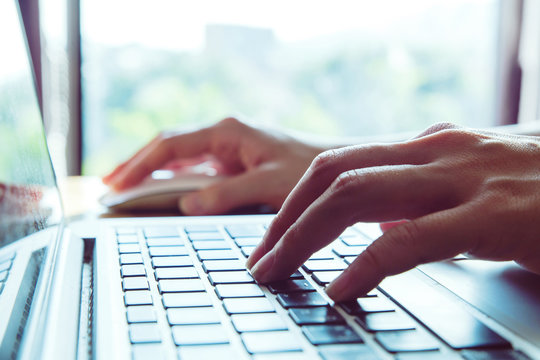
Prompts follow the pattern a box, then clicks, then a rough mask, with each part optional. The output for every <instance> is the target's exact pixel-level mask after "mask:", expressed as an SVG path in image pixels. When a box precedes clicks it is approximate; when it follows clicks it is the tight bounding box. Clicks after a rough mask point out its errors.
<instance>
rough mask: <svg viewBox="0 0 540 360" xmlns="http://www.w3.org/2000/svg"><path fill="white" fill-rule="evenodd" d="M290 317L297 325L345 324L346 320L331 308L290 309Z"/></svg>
mask: <svg viewBox="0 0 540 360" xmlns="http://www.w3.org/2000/svg"><path fill="white" fill-rule="evenodd" d="M289 315H290V317H291V318H292V319H293V320H294V322H295V323H296V324H297V325H300V326H303V325H322V324H328V325H329V324H345V319H344V318H343V316H341V315H340V314H339V313H338V312H337V311H336V310H335V309H333V308H331V307H326V306H325V307H314V308H297V309H289Z"/></svg>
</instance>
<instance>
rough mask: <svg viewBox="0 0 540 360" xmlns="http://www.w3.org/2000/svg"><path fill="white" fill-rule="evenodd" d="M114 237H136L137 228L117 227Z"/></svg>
mask: <svg viewBox="0 0 540 360" xmlns="http://www.w3.org/2000/svg"><path fill="white" fill-rule="evenodd" d="M115 230H116V235H136V234H137V228H134V227H128V226H123V227H117V228H116V229H115Z"/></svg>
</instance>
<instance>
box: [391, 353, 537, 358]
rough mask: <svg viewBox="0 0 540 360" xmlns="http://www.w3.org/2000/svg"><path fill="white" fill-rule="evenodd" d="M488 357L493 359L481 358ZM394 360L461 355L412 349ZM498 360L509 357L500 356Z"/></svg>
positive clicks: (456, 356) (397, 355)
mask: <svg viewBox="0 0 540 360" xmlns="http://www.w3.org/2000/svg"><path fill="white" fill-rule="evenodd" d="M488 359H489V360H495V359H493V358H487V359H482V360H488ZM395 360H463V357H461V356H459V355H456V354H452V353H443V352H440V351H413V352H403V353H399V354H396V357H395ZM499 360H509V359H507V358H502V359H499ZM527 360H529V359H527Z"/></svg>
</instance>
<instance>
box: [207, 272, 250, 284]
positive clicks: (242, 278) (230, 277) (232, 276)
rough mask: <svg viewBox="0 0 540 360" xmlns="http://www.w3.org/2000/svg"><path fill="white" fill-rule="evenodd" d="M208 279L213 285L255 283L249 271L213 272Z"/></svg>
mask: <svg viewBox="0 0 540 360" xmlns="http://www.w3.org/2000/svg"><path fill="white" fill-rule="evenodd" d="M208 279H209V280H210V283H211V284H212V285H216V284H240V283H254V282H255V280H253V278H252V277H251V275H250V274H249V273H248V272H247V271H215V272H214V271H211V272H209V273H208Z"/></svg>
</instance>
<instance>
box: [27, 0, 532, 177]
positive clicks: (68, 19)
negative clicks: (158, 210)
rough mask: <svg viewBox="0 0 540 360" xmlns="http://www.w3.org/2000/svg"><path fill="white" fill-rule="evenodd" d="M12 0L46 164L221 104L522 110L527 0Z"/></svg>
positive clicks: (62, 165)
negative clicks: (27, 42) (17, 7)
mask: <svg viewBox="0 0 540 360" xmlns="http://www.w3.org/2000/svg"><path fill="white" fill-rule="evenodd" d="M20 3H21V7H23V8H28V10H27V11H23V13H24V14H26V16H25V18H26V20H27V21H26V22H27V25H28V26H29V29H27V30H29V31H32V24H35V23H36V21H37V22H39V29H41V30H40V31H39V32H38V34H37V35H35V36H34V39H37V42H38V45H39V46H38V47H39V49H38V50H35V51H34V55H35V56H34V58H35V61H34V64H35V65H36V63H39V64H38V65H39V69H38V71H37V72H38V73H39V74H38V76H37V78H38V81H37V82H38V86H39V87H41V88H42V90H43V91H42V98H43V100H42V104H43V105H42V106H43V113H44V117H45V121H46V128H47V132H48V136H49V142H50V144H49V146H50V147H51V150H52V152H53V162H54V163H55V167H56V169H57V172H58V173H59V174H60V175H66V174H69V175H75V174H86V175H103V174H105V173H106V172H107V171H109V170H111V169H112V168H113V167H114V165H115V164H117V163H118V162H120V161H122V160H124V159H125V158H127V157H128V156H130V155H131V154H132V153H133V152H134V151H135V150H136V149H138V148H139V147H140V146H142V145H144V144H145V143H146V142H148V141H149V140H150V139H151V138H153V137H154V136H155V135H157V133H158V132H159V131H161V130H164V129H171V128H178V127H199V126H203V125H208V124H211V123H214V122H216V121H218V120H220V119H222V118H224V117H226V116H230V115H233V116H240V117H241V118H242V119H244V120H248V121H250V122H252V123H258V124H264V125H269V126H275V127H280V128H285V129H290V130H294V131H300V132H303V133H307V134H315V135H324V136H331V137H343V136H348V137H350V136H355V137H365V136H375V135H385V134H392V133H403V132H411V131H420V130H422V129H424V128H426V127H427V126H429V125H430V124H432V123H435V122H441V121H450V122H454V123H457V124H461V125H466V126H472V127H489V126H494V125H503V124H513V123H517V122H527V121H535V120H536V119H537V118H538V99H539V97H538V84H539V83H540V76H539V75H538V74H539V72H538V59H539V58H540V51H539V49H540V39H539V35H540V30H539V25H538V24H540V21H538V15H540V12H539V11H538V10H539V5H538V2H536V1H527V0H436V1H434V0H410V1H406V2H405V1H399V0H382V1H344V0H334V1H332V2H328V1H319V0H311V1H308V0H297V1H283V0H275V1H272V2H262V1H249V0H229V1H226V2H224V1H218V0H202V1H189V2H188V1H181V0H155V1H147V0H130V1H128V0H107V1H106V0H20ZM23 10H24V9H23ZM38 10H39V11H38ZM36 11H37V13H36ZM28 26H27V28H28ZM32 48H34V49H35V48H36V46H32ZM36 51H37V52H36ZM36 54H37V55H36Z"/></svg>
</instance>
